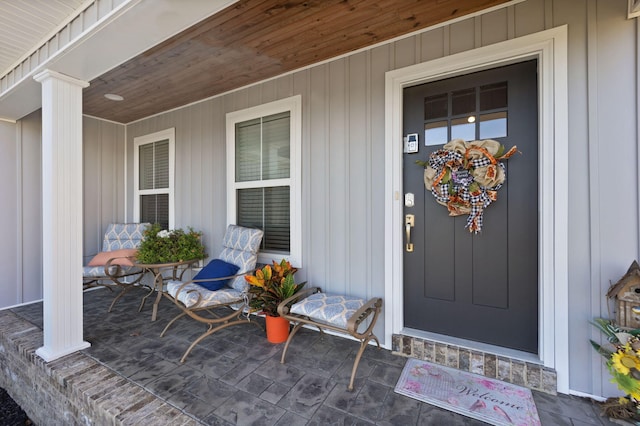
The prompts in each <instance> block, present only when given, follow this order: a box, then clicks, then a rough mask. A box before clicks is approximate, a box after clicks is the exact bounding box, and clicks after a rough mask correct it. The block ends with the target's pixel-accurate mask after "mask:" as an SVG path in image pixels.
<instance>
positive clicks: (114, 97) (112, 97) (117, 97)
mask: <svg viewBox="0 0 640 426" xmlns="http://www.w3.org/2000/svg"><path fill="white" fill-rule="evenodd" d="M104 97H105V98H107V99H109V100H110V101H118V102H119V101H124V98H123V97H122V96H120V95H116V94H114V93H107V94H105V95H104Z"/></svg>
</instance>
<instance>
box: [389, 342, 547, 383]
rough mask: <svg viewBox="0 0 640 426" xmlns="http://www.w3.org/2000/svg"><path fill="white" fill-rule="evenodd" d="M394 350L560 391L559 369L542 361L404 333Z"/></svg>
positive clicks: (395, 344) (493, 376)
mask: <svg viewBox="0 0 640 426" xmlns="http://www.w3.org/2000/svg"><path fill="white" fill-rule="evenodd" d="M392 351H393V353H394V354H395V355H401V356H406V357H411V358H417V359H420V360H423V361H428V362H432V363H434V364H439V365H444V366H446V367H453V368H457V369H459V370H462V371H468V372H471V373H475V374H479V375H481V376H485V377H491V378H493V379H498V380H502V381H504V382H509V383H513V384H514V385H520V386H525V387H527V388H529V389H534V390H538V391H541V392H545V393H548V394H551V395H556V393H557V391H556V390H557V375H556V372H555V370H553V369H551V368H547V367H544V366H542V365H539V364H534V363H529V362H524V361H521V360H517V359H513V358H507V357H503V356H500V355H496V354H492V353H488V352H480V351H474V350H470V349H467V348H463V347H460V346H455V345H447V344H444V343H440V342H436V341H433V340H428V339H422V338H418V337H411V336H404V335H400V334H394V335H393V336H392Z"/></svg>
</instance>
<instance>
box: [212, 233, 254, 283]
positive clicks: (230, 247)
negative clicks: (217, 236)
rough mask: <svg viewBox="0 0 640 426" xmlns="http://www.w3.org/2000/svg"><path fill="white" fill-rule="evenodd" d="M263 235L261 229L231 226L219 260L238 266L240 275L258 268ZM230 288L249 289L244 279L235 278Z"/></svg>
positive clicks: (223, 242)
mask: <svg viewBox="0 0 640 426" xmlns="http://www.w3.org/2000/svg"><path fill="white" fill-rule="evenodd" d="M263 234H264V233H263V232H262V231H261V230H260V229H252V228H244V227H241V226H237V225H229V227H228V228H227V232H226V233H225V235H224V240H223V241H222V245H223V249H222V253H220V256H218V258H219V259H221V260H224V261H225V262H228V263H233V264H234V265H237V266H238V268H239V269H238V272H237V273H238V274H244V273H247V272H250V271H252V270H253V269H254V268H255V267H256V262H257V260H258V251H259V250H260V243H261V242H262V235H263ZM229 286H230V287H231V288H233V289H235V290H237V291H246V290H247V289H248V288H249V284H247V281H246V280H245V279H244V277H238V278H235V279H234V280H232V281H231V282H230V283H229Z"/></svg>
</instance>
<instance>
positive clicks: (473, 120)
mask: <svg viewBox="0 0 640 426" xmlns="http://www.w3.org/2000/svg"><path fill="white" fill-rule="evenodd" d="M475 121H476V117H475V116H473V115H470V116H469V118H467V123H475Z"/></svg>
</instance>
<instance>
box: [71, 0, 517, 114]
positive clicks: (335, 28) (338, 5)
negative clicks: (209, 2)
mask: <svg viewBox="0 0 640 426" xmlns="http://www.w3.org/2000/svg"><path fill="white" fill-rule="evenodd" d="M508 1H509V0H464V1H461V0H375V1H374V0H349V1H344V0H307V1H302V0H290V1H287V2H282V1H280V0H241V1H239V2H237V3H234V4H233V5H231V6H229V7H227V8H226V9H223V10H221V11H220V12H218V13H216V14H214V15H212V16H210V17H208V18H206V19H204V20H202V21H200V22H198V23H197V24H195V25H193V26H191V27H189V28H188V29H186V30H184V31H182V32H180V33H179V34H177V35H175V36H173V37H171V38H169V39H167V40H165V41H164V42H162V43H160V44H158V45H156V46H154V47H152V48H150V49H148V50H147V51H145V52H143V53H142V54H140V55H138V56H136V57H134V58H132V59H130V60H128V61H126V62H124V63H122V64H121V65H119V66H117V67H115V68H113V69H111V70H110V71H107V72H106V73H104V74H102V75H101V76H99V77H97V78H95V79H93V80H92V81H91V84H90V86H89V87H88V88H86V89H84V106H83V108H84V113H85V114H88V115H91V116H95V117H99V118H104V119H108V120H113V121H116V122H121V123H129V122H131V121H135V120H138V119H141V118H144V117H148V116H151V115H154V114H157V113H160V112H163V111H167V110H170V109H173V108H177V107H179V106H183V105H186V104H189V103H192V102H196V101H199V100H202V99H205V98H208V97H211V96H214V95H217V94H221V93H225V92H228V91H231V90H233V89H236V88H239V87H243V86H246V85H249V84H252V83H255V82H258V81H262V80H265V79H268V78H271V77H274V76H277V75H280V74H283V73H286V72H289V71H292V70H295V69H298V68H301V67H305V66H307V65H310V64H313V63H317V62H320V61H323V60H327V59H330V58H332V57H336V56H339V55H342V54H345V53H348V52H351V51H354V50H358V49H361V48H364V47H367V46H370V45H374V44H376V43H380V42H382V41H385V40H390V39H393V38H395V37H399V36H402V35H404V34H408V33H411V32H414V31H417V30H420V29H423V28H427V27H430V26H433V25H436V24H439V23H442V22H445V21H448V20H451V19H455V18H459V17H462V16H465V15H468V14H471V13H474V12H478V11H480V10H483V9H486V8H489V7H492V6H496V5H500V4H502V3H507V2H508ZM106 93H116V94H119V95H121V96H123V97H124V98H125V100H124V101H122V102H113V101H109V100H107V99H105V98H104V94H106Z"/></svg>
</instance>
